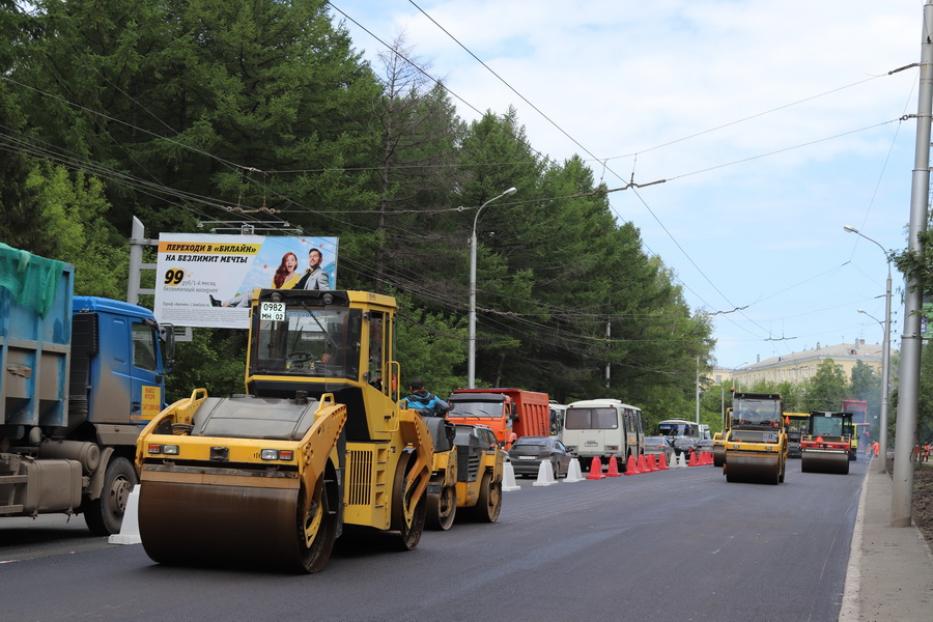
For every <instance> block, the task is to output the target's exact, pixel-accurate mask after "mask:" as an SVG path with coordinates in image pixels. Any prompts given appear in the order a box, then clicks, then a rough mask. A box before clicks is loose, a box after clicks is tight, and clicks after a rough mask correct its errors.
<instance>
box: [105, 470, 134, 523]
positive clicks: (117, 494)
mask: <svg viewBox="0 0 933 622" xmlns="http://www.w3.org/2000/svg"><path fill="white" fill-rule="evenodd" d="M130 488H131V486H130V482H129V480H127V479H126V478H125V477H123V476H122V475H121V476H118V477H115V478H114V480H113V482H111V484H110V493H109V495H108V496H109V497H110V508H109V509H110V514H111V515H112V516H114V517H115V518H119V517H121V516H123V512H124V511H126V501H127V499H128V498H129V496H130Z"/></svg>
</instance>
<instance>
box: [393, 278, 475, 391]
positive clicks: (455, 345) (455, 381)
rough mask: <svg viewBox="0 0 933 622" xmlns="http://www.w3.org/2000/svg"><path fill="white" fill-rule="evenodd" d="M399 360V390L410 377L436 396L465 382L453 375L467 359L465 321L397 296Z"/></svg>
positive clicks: (403, 387)
mask: <svg viewBox="0 0 933 622" xmlns="http://www.w3.org/2000/svg"><path fill="white" fill-rule="evenodd" d="M398 302H399V321H398V323H397V326H398V360H399V364H400V365H401V367H402V391H403V392H404V390H405V388H406V386H407V385H406V383H407V382H408V381H410V380H412V379H413V378H419V379H421V380H422V381H423V382H424V384H425V387H427V388H428V389H429V390H430V391H431V392H433V393H437V394H438V395H447V394H448V393H450V391H452V390H453V389H456V388H458V387H462V386H465V385H466V378H465V377H464V376H463V375H459V374H455V373H454V372H453V370H454V369H458V368H459V367H460V366H461V365H462V364H463V362H464V361H465V360H466V345H465V344H466V337H467V330H466V323H465V322H463V320H462V318H460V319H457V318H447V317H444V316H442V315H441V314H437V313H430V312H427V311H425V310H423V309H419V308H418V307H416V306H414V305H413V304H412V303H411V300H410V298H408V297H407V296H399V299H398Z"/></svg>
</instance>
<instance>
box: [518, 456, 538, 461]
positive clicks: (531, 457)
mask: <svg viewBox="0 0 933 622" xmlns="http://www.w3.org/2000/svg"><path fill="white" fill-rule="evenodd" d="M518 459H519V460H534V459H535V457H534V456H519V457H518Z"/></svg>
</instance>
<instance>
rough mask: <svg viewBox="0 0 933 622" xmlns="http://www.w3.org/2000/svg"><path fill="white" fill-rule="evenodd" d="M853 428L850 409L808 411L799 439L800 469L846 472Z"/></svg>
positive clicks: (811, 471)
mask: <svg viewBox="0 0 933 622" xmlns="http://www.w3.org/2000/svg"><path fill="white" fill-rule="evenodd" d="M852 429H853V428H852V413H844V412H813V413H810V421H809V426H808V429H807V431H806V434H805V435H804V436H803V437H801V439H800V470H801V471H803V472H804V473H838V474H840V475H848V473H849V449H850V448H851V443H852Z"/></svg>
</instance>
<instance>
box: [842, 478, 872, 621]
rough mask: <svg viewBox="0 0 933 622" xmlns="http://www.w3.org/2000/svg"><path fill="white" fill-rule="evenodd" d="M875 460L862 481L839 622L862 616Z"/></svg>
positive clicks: (853, 619)
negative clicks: (864, 557)
mask: <svg viewBox="0 0 933 622" xmlns="http://www.w3.org/2000/svg"><path fill="white" fill-rule="evenodd" d="M873 463H874V460H872V461H869V463H868V466H867V467H866V469H865V477H864V478H863V479H862V489H861V491H860V492H859V502H858V513H857V514H856V516H855V527H854V528H853V530H852V541H851V543H850V544H849V565H848V566H847V567H846V582H845V588H844V590H843V596H842V606H841V607H840V608H839V622H858V620H859V616H860V615H861V608H860V605H859V592H860V591H861V583H862V571H861V564H862V531H863V528H864V522H865V499H866V497H867V495H866V490H867V488H868V476H869V471H870V470H871V467H872V464H873Z"/></svg>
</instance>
